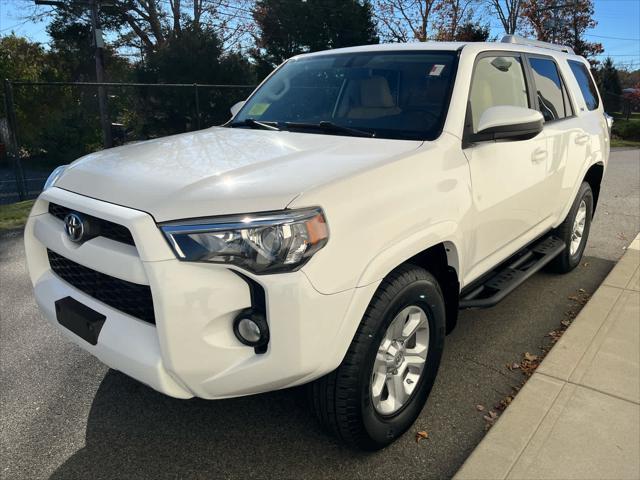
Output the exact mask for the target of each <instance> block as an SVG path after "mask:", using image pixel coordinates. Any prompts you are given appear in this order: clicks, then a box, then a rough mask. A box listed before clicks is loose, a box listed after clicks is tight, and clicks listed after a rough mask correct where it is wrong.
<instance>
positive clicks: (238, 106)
mask: <svg viewBox="0 0 640 480" xmlns="http://www.w3.org/2000/svg"><path fill="white" fill-rule="evenodd" d="M245 103H247V102H246V101H245V100H242V101H241V102H238V103H234V104H233V106H232V107H231V108H230V110H231V116H232V117H235V116H236V115H237V114H238V112H239V111H240V109H241V108H242V107H244V104H245Z"/></svg>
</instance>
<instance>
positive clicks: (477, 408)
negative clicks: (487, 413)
mask: <svg viewBox="0 0 640 480" xmlns="http://www.w3.org/2000/svg"><path fill="white" fill-rule="evenodd" d="M476 410H478V411H479V412H483V411H484V405H476Z"/></svg>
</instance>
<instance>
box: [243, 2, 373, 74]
mask: <svg viewBox="0 0 640 480" xmlns="http://www.w3.org/2000/svg"><path fill="white" fill-rule="evenodd" d="M253 18H254V19H255V21H256V25H257V28H258V35H257V38H256V49H255V50H254V52H253V55H254V58H255V59H256V61H257V63H258V66H259V70H260V74H261V76H264V75H266V74H267V73H269V71H271V70H272V69H273V68H274V67H276V66H277V65H279V64H280V63H282V62H283V61H284V60H286V59H287V58H289V57H292V56H294V55H297V54H300V53H306V52H314V51H318V50H326V49H330V48H340V47H350V46H354V45H365V44H371V43H378V41H379V40H378V35H377V33H376V25H375V22H374V20H373V12H372V7H371V4H370V2H369V1H368V0H365V1H364V2H361V1H358V0H306V1H303V0H258V1H257V2H256V6H255V9H254V12H253Z"/></svg>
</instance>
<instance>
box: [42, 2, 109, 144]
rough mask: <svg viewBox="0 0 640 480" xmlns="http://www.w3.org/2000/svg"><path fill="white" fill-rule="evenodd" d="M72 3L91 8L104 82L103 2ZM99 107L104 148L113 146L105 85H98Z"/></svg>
mask: <svg viewBox="0 0 640 480" xmlns="http://www.w3.org/2000/svg"><path fill="white" fill-rule="evenodd" d="M35 3H36V5H50V6H53V7H63V6H65V3H64V2H62V1H61V0H35ZM70 3H71V4H74V3H75V4H78V5H84V6H87V7H89V9H90V13H91V30H92V32H93V44H94V47H95V58H96V82H98V84H101V83H104V81H105V78H104V39H103V38H102V28H101V27H100V6H101V4H100V2H99V0H72V1H71V2H70ZM103 4H104V3H103ZM98 108H99V111H100V126H101V128H102V143H103V145H104V148H111V147H113V137H112V135H111V121H110V120H109V102H108V98H107V91H106V89H105V87H104V86H103V85H98Z"/></svg>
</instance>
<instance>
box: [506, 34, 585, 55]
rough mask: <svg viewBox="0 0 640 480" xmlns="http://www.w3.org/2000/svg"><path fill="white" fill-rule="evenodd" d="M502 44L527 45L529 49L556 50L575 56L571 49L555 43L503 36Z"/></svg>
mask: <svg viewBox="0 0 640 480" xmlns="http://www.w3.org/2000/svg"><path fill="white" fill-rule="evenodd" d="M501 42H502V43H514V44H516V45H528V46H530V47H538V48H546V49H548V50H556V51H557V52H565V53H570V54H572V55H574V54H575V52H574V51H573V48H571V47H568V46H566V45H558V44H556V43H549V42H541V41H540V40H530V39H528V38H524V37H519V36H518V35H505V36H504V37H502V40H501Z"/></svg>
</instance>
